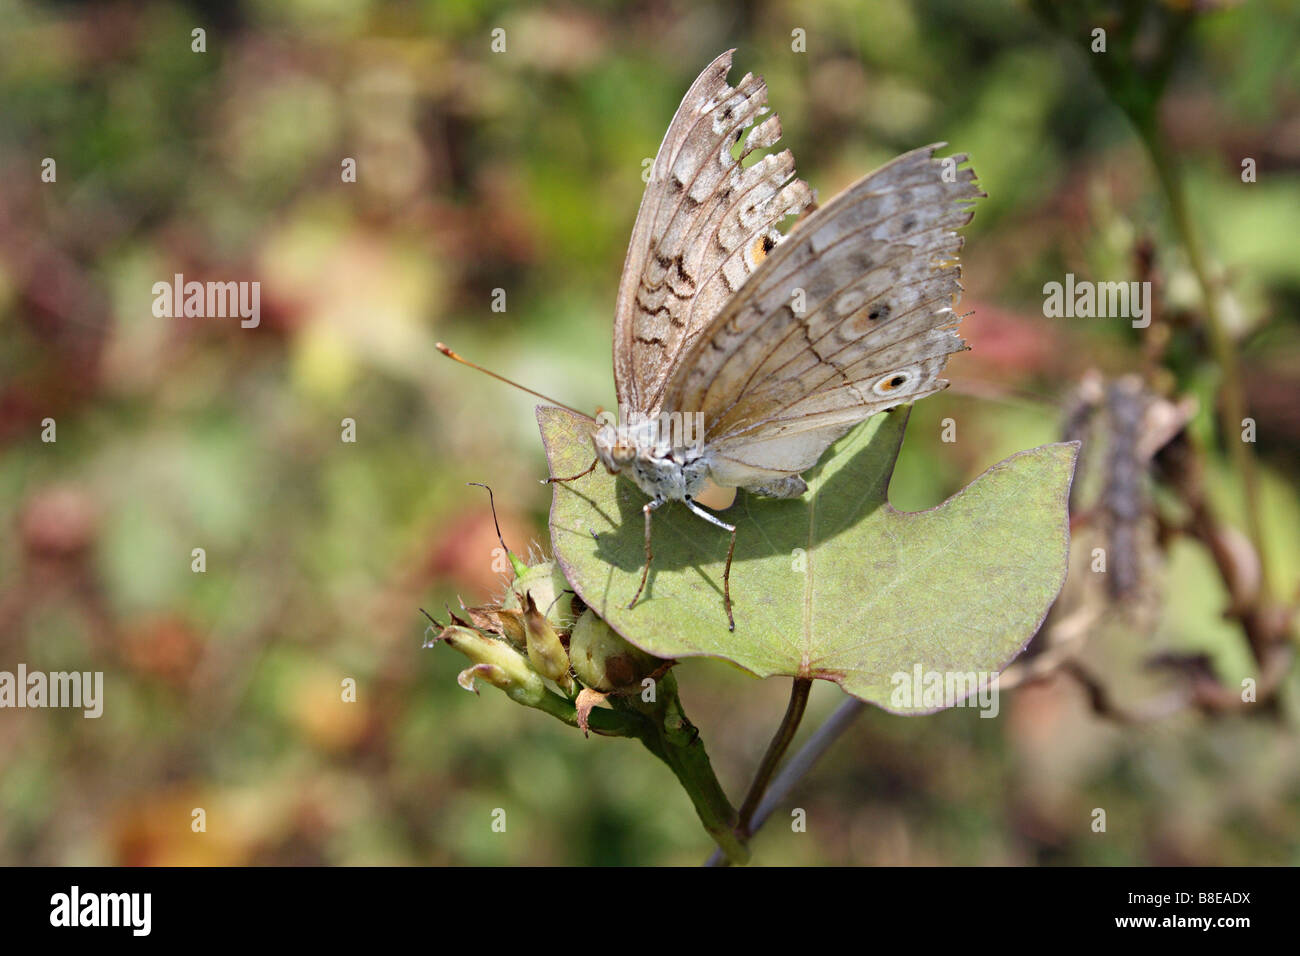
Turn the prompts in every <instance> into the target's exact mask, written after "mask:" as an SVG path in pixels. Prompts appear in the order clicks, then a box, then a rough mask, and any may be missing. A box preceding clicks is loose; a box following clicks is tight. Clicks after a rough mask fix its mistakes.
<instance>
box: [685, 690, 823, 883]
mask: <svg viewBox="0 0 1300 956" xmlns="http://www.w3.org/2000/svg"><path fill="white" fill-rule="evenodd" d="M810 690H812V678H811V677H796V678H795V679H794V682H793V683H792V684H791V685H790V703H789V704H788V705H786V708H785V716H784V717H782V718H781V725H780V726H779V727H777V729H776V734H775V736H773V737H772V742H771V743H770V744H768V745H767V753H765V754H764V755H763V762H762V763H761V764H759V765H758V772H757V773H756V774H754V782H753V783H751V784H750V785H749V793H747V794H746V795H745V802H744V804H742V805H741V808H740V822H739V823H738V825H737V826H736V832H737V835H738V836H739V838H740V841H741V843H742V844H743V843H744V842H745V841H747V840H748V839H749V837H750V835H751V834H752V832H753V830H752V827H753V821H754V813H755V811H756V810H758V805H759V802H760V801H761V800H762V799H763V794H764V793H766V792H767V785H768V783H770V782H771V780H772V775H773V774H774V773H776V768H777V765H778V764H780V762H781V758H782V757H784V756H785V752H786V750H788V749H789V747H790V741H792V740H794V735H795V731H797V730H798V729H799V722H800V721H801V720H803V712H804V709H805V708H806V707H807V706H808V692H809V691H810ZM709 862H710V864H711V865H716V864H714V863H713V859H712V858H711V859H710V861H709ZM730 862H732V861H731V860H726V861H723V860H721V859H719V863H724V864H725V863H730Z"/></svg>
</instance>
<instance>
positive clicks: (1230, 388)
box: [1139, 118, 1273, 603]
mask: <svg viewBox="0 0 1300 956" xmlns="http://www.w3.org/2000/svg"><path fill="white" fill-rule="evenodd" d="M1139 131H1140V133H1141V136H1142V139H1143V141H1144V142H1145V143H1146V147H1147V150H1148V151H1149V152H1150V154H1151V161H1152V164H1153V165H1154V166H1155V168H1156V176H1157V178H1158V179H1159V180H1160V186H1161V189H1162V190H1163V191H1164V194H1165V201H1166V202H1167V203H1168V204H1169V214H1170V217H1171V218H1172V220H1173V224H1174V229H1175V230H1176V231H1177V233H1178V236H1179V239H1180V240H1181V241H1182V243H1183V247H1184V248H1185V249H1186V250H1187V260H1188V263H1189V264H1190V265H1191V268H1192V271H1193V272H1194V273H1196V279H1197V282H1198V284H1199V285H1200V287H1201V296H1202V298H1204V300H1205V322H1206V325H1207V326H1208V329H1209V333H1210V347H1211V349H1212V350H1213V352H1214V359H1215V362H1216V363H1218V366H1219V369H1220V372H1221V374H1222V376H1223V380H1222V383H1221V386H1220V390H1219V391H1220V395H1221V398H1222V401H1221V402H1220V407H1219V413H1220V423H1219V427H1220V429H1221V430H1222V433H1223V443H1224V444H1225V445H1226V446H1227V447H1228V454H1229V456H1230V457H1231V459H1232V464H1233V467H1234V468H1235V470H1236V471H1237V473H1238V474H1239V475H1240V476H1241V483H1242V491H1243V494H1244V498H1245V501H1244V505H1245V515H1246V532H1247V534H1248V535H1249V536H1250V541H1251V544H1252V545H1253V546H1254V548H1255V553H1256V554H1257V555H1258V556H1259V565H1260V597H1261V599H1262V601H1263V603H1268V601H1269V599H1270V596H1271V595H1272V593H1273V590H1272V581H1271V578H1270V574H1269V561H1268V556H1267V554H1266V552H1265V550H1264V524H1263V521H1262V520H1261V518H1260V509H1259V480H1258V476H1257V473H1256V470H1255V456H1254V455H1253V454H1252V453H1251V450H1250V448H1248V447H1247V443H1246V442H1244V441H1242V440H1241V436H1240V430H1241V428H1242V427H1243V426H1242V420H1243V419H1244V418H1245V417H1246V399H1245V394H1244V390H1243V387H1242V379H1241V367H1240V364H1239V362H1238V360H1237V347H1236V343H1235V342H1234V341H1233V338H1232V334H1231V333H1230V332H1229V331H1228V329H1227V328H1226V327H1225V326H1224V324H1223V317H1222V314H1221V313H1220V310H1219V295H1218V289H1217V288H1216V284H1215V281H1214V279H1213V278H1212V277H1211V275H1210V270H1209V267H1208V266H1207V264H1206V261H1205V253H1204V250H1203V249H1202V247H1201V239H1200V234H1199V233H1198V232H1197V231H1196V227H1195V225H1194V224H1193V222H1192V216H1191V213H1190V210H1189V208H1188V204H1187V192H1186V190H1185V189H1184V188H1183V181H1182V178H1181V177H1180V176H1179V172H1178V167H1177V165H1176V164H1175V162H1174V159H1173V157H1172V156H1170V155H1169V149H1168V146H1167V145H1166V144H1165V140H1164V136H1163V135H1162V134H1161V132H1160V129H1159V123H1158V122H1157V121H1156V120H1155V119H1154V118H1152V119H1150V120H1149V121H1148V122H1146V123H1143V124H1140V125H1139Z"/></svg>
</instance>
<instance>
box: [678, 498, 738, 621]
mask: <svg viewBox="0 0 1300 956" xmlns="http://www.w3.org/2000/svg"><path fill="white" fill-rule="evenodd" d="M686 507H688V508H690V509H691V513H692V514H695V515H699V517H701V518H703V519H704V520H705V521H707V522H708V523H709V524H712V525H717V526H718V527H719V528H721V529H722V530H723V531H729V532H731V544H730V545H728V546H727V566H726V568H725V569H724V570H723V572H722V601H723V603H724V604H725V605H726V606H727V630H729V631H734V630H735V629H736V618H735V617H734V616H733V615H732V613H731V558H732V555H734V554H735V553H736V526H735V525H734V524H727V522H725V521H723V520H722V519H721V518H719V517H717V516H715V515H711V514H709V513H708V512H707V511H705V510H704V509H703V508H701V507H700V506H699V505H697V504H696V503H695V502H694V501H692V500H691V499H690V498H687V499H686Z"/></svg>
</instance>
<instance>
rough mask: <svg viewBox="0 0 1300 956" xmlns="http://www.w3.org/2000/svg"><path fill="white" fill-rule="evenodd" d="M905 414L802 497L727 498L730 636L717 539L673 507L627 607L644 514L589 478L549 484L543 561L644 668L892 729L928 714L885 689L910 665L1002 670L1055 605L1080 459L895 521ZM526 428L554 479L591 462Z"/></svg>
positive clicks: (1042, 457)
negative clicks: (737, 675) (741, 684)
mask: <svg viewBox="0 0 1300 956" xmlns="http://www.w3.org/2000/svg"><path fill="white" fill-rule="evenodd" d="M907 412H908V410H907V409H906V408H902V409H895V410H894V411H892V412H889V413H886V414H882V415H877V416H875V417H874V418H871V419H869V420H868V421H866V422H864V423H863V424H862V425H860V426H859V427H858V428H856V429H855V430H854V431H852V432H850V433H849V434H848V435H846V436H845V437H844V438H842V439H840V441H839V442H837V443H836V444H835V445H834V446H833V447H832V448H831V449H830V450H829V451H828V452H827V454H826V455H825V456H824V457H823V459H822V461H821V463H820V464H819V465H818V466H817V467H816V468H815V469H814V470H813V471H811V472H810V473H808V474H807V475H805V476H804V477H805V479H806V480H807V482H808V491H807V493H805V494H804V495H803V496H802V497H801V498H797V499H792V500H785V501H778V500H772V499H768V498H760V497H757V496H754V495H749V494H747V493H745V492H743V491H742V492H739V493H738V495H737V499H736V503H735V504H734V505H732V506H731V508H730V509H728V510H727V511H725V512H722V517H723V518H724V519H725V520H726V521H728V522H731V523H734V524H735V525H736V526H737V531H738V534H737V538H736V553H735V561H734V564H733V566H732V569H731V595H732V600H733V601H734V604H735V614H736V630H735V632H734V633H733V632H730V631H728V630H727V617H726V614H725V612H724V609H723V603H722V571H723V565H724V562H725V559H726V554H727V543H728V537H729V536H728V535H727V533H726V532H724V531H722V530H720V529H718V528H715V527H713V526H711V525H709V524H708V523H706V522H705V521H703V520H702V519H700V518H697V517H696V516H695V515H692V514H691V513H690V512H689V511H687V510H686V509H685V508H684V507H682V506H681V505H679V504H678V505H670V506H668V507H665V508H662V509H660V510H659V511H658V512H656V513H655V515H654V526H653V543H654V561H653V563H652V565H651V568H650V579H649V582H648V583H647V585H646V590H645V593H644V594H643V595H642V597H641V599H640V600H639V601H638V602H637V605H636V607H635V608H633V609H631V610H628V609H627V603H628V601H629V600H631V598H632V595H633V594H634V593H635V592H636V587H637V583H638V581H639V580H640V576H641V568H642V565H643V562H644V559H645V551H644V518H643V516H642V513H641V507H642V505H644V504H645V502H646V500H647V499H646V497H645V495H644V494H642V492H641V491H640V490H639V489H638V488H637V487H636V486H635V485H634V484H632V482H630V481H628V480H627V479H625V478H622V477H617V478H616V477H614V476H611V475H609V474H607V473H606V472H605V471H604V469H602V468H597V469H596V470H595V471H593V472H592V473H591V474H589V475H587V476H586V477H584V478H580V479H578V480H577V481H573V482H568V483H563V484H559V483H557V484H555V485H554V486H553V487H554V489H555V491H554V500H553V502H552V505H551V541H552V544H553V546H554V549H555V558H556V560H557V561H558V562H559V563H560V567H561V569H562V570H563V571H564V574H565V577H567V578H568V580H569V582H570V583H571V584H572V585H573V587H574V589H575V590H576V591H577V592H578V594H579V595H580V596H581V597H582V599H583V600H584V601H586V602H587V604H588V605H590V606H591V607H592V608H593V609H594V610H595V611H596V613H598V614H599V615H600V616H601V617H603V618H604V619H605V620H606V621H608V622H609V624H610V626H612V627H613V628H614V629H615V630H616V631H618V633H620V634H621V635H623V637H625V638H626V639H627V640H629V641H631V642H632V643H633V644H635V645H637V646H638V647H641V648H643V649H644V650H646V651H649V652H650V653H652V654H655V655H657V656H659V657H694V656H701V655H703V656H709V657H718V658H722V659H724V660H728V661H732V662H734V663H736V664H738V665H740V666H741V667H743V668H745V669H746V670H748V671H751V672H752V673H754V674H756V675H758V676H759V677H769V676H774V675H778V674H784V675H788V676H791V677H813V678H820V679H822V680H830V681H835V682H836V683H838V684H839V685H840V686H841V687H843V689H844V690H845V691H847V692H848V693H850V694H852V695H854V696H855V697H859V698H861V699H862V700H866V701H869V702H871V703H874V704H877V705H879V706H881V707H884V708H885V709H887V710H892V711H895V712H898V713H928V712H931V711H933V710H936V709H938V708H936V707H934V706H931V707H928V708H927V707H923V706H909V705H906V704H904V705H900V704H898V703H897V702H896V701H895V702H892V703H891V696H892V694H893V690H894V686H895V675H899V674H905V675H908V678H909V679H910V677H911V675H912V674H913V671H914V668H915V667H916V666H917V665H920V667H921V668H922V671H923V672H941V673H945V674H947V673H954V672H958V673H963V674H964V673H967V672H972V671H973V672H976V673H977V674H993V673H997V672H1000V671H1001V670H1002V669H1003V668H1004V667H1006V666H1007V664H1009V663H1010V662H1011V661H1012V660H1013V659H1014V658H1015V657H1016V655H1018V654H1019V653H1020V652H1021V651H1022V650H1023V649H1024V647H1025V645H1026V644H1027V643H1028V641H1029V639H1030V638H1031V637H1032V636H1033V635H1034V633H1035V632H1036V631H1037V629H1038V625H1039V624H1040V623H1041V622H1042V620H1043V617H1044V616H1045V615H1046V613H1047V609H1048V608H1049V607H1050V606H1051V603H1052V601H1053V600H1055V598H1056V595H1057V593H1058V592H1059V591H1060V589H1061V585H1062V584H1063V583H1064V581H1065V572H1066V565H1067V557H1068V550H1069V516H1068V513H1067V497H1068V494H1069V489H1070V481H1071V478H1072V476H1073V474H1074V463H1075V458H1076V455H1077V453H1078V446H1077V444H1076V443H1069V444H1055V445H1044V446H1042V447H1041V448H1035V449H1033V450H1032V451H1026V452H1021V453H1019V454H1017V455H1012V456H1011V457H1010V458H1008V459H1006V460H1005V461H1002V462H999V463H998V464H996V465H994V466H993V467H992V468H990V469H989V470H988V471H986V472H985V473H984V474H983V475H981V476H980V477H979V478H977V479H976V480H975V481H973V482H972V483H971V484H970V485H969V486H968V487H966V488H965V489H963V490H962V491H961V492H959V493H958V494H956V495H954V496H953V497H952V498H949V499H948V500H947V501H945V502H944V503H943V504H942V505H939V506H938V507H937V508H932V509H931V510H929V511H922V512H917V513H915V514H908V513H904V512H899V511H895V510H894V509H893V508H892V507H891V506H890V505H889V502H888V499H887V491H888V487H889V478H890V475H891V473H892V471H893V467H894V460H895V458H896V457H897V455H898V450H899V447H900V446H901V444H902V439H903V430H904V429H905V428H906V425H907ZM537 417H538V423H539V424H540V426H541V430H542V439H543V441H544V443H545V445H546V452H547V456H548V458H549V460H550V467H551V474H552V475H559V476H566V475H573V474H577V473H578V472H580V471H582V470H583V469H584V468H586V467H587V465H589V464H590V463H591V460H592V458H593V457H594V452H593V450H592V445H591V440H590V438H589V437H588V436H589V434H590V427H591V426H590V422H589V421H588V420H585V419H583V418H580V417H578V416H575V415H573V414H571V413H569V412H567V411H563V410H561V409H558V408H550V407H545V406H543V407H539V408H538V411H537ZM917 703H918V704H919V703H921V702H920V701H918V702H917Z"/></svg>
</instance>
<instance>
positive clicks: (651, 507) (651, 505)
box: [592, 465, 664, 611]
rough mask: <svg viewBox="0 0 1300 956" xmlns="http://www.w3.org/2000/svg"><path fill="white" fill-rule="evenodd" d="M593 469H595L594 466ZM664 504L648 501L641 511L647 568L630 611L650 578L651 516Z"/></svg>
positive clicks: (628, 606)
mask: <svg viewBox="0 0 1300 956" xmlns="http://www.w3.org/2000/svg"><path fill="white" fill-rule="evenodd" d="M592 467H595V466H594V465H593V466H592ZM663 504H664V499H663V498H655V499H653V500H652V501H647V502H646V503H645V507H644V508H642V509H641V512H642V514H644V515H645V567H644V568H642V569H641V583H640V584H638V585H637V588H636V594H633V595H632V600H631V601H629V602H628V603H627V609H628V610H629V611H630V610H632V608H634V607H635V606H636V602H637V598H639V597H640V596H641V592H642V591H644V590H645V582H646V578H648V577H649V576H650V562H651V561H652V560H653V559H654V556H655V554H654V551H652V550H651V549H650V516H651V515H652V514H654V513H655V511H657V510H658V509H659V508H660V507H662V506H663Z"/></svg>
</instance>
